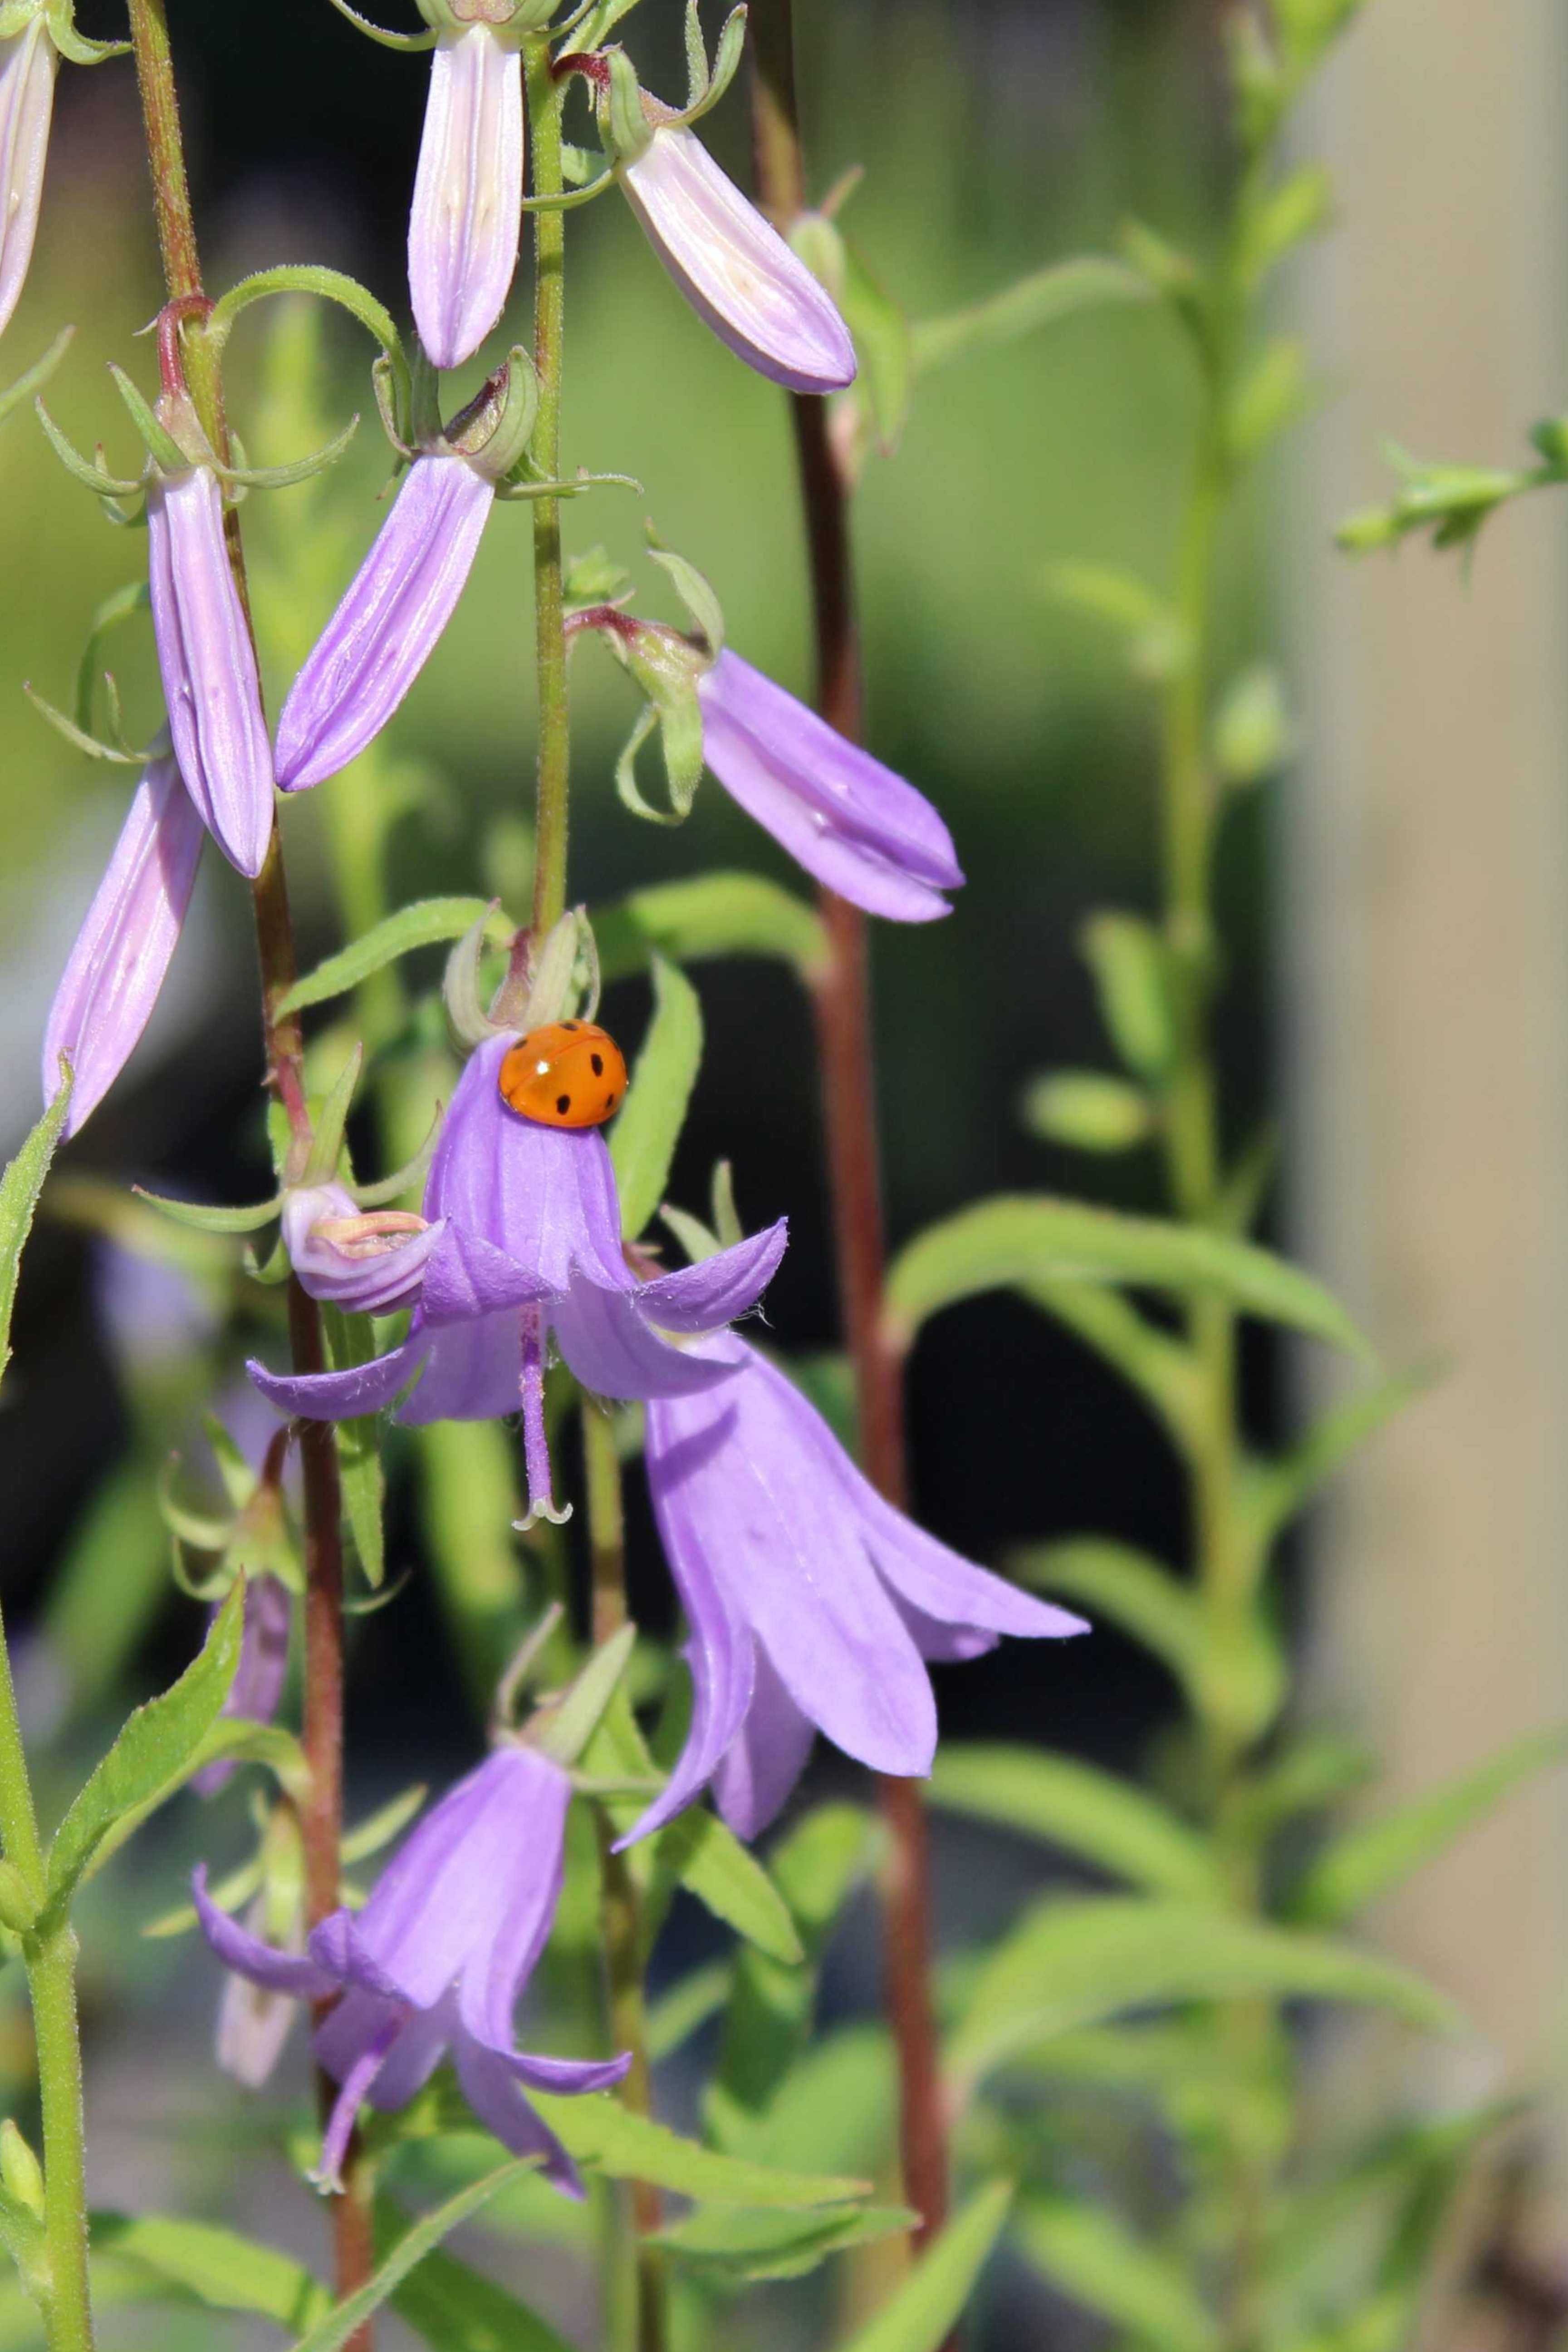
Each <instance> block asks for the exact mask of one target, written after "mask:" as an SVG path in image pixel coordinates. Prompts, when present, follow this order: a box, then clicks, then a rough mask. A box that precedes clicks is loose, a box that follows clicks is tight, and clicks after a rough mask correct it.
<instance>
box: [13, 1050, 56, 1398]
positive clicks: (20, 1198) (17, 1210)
mask: <svg viewBox="0 0 1568 2352" xmlns="http://www.w3.org/2000/svg"><path fill="white" fill-rule="evenodd" d="M70 1099H71V1080H70V1077H69V1075H67V1076H65V1077H64V1078H63V1079H62V1080H61V1083H60V1090H59V1092H58V1095H56V1097H55V1098H54V1100H53V1102H52V1103H51V1104H50V1105H49V1107H48V1108H47V1111H46V1112H45V1113H44V1115H43V1117H42V1118H41V1119H40V1120H39V1121H38V1123H37V1127H35V1128H34V1129H33V1131H32V1133H31V1135H29V1136H28V1138H27V1140H26V1143H24V1144H23V1146H22V1149H21V1150H20V1151H18V1153H17V1154H16V1158H15V1160H12V1162H11V1164H10V1166H9V1167H8V1168H7V1169H6V1171H5V1175H4V1176H0V1380H4V1379H5V1368H6V1366H7V1365H8V1364H9V1362H10V1360H11V1317H12V1315H13V1313H14V1312H15V1309H16V1279H17V1276H18V1275H19V1274H20V1272H21V1268H22V1252H23V1249H24V1248H25V1247H26V1240H27V1235H28V1234H30V1233H31V1232H32V1230H33V1218H34V1215H35V1213H37V1206H38V1195H39V1193H40V1192H42V1191H43V1189H44V1179H45V1177H46V1176H47V1174H48V1172H49V1162H50V1160H52V1159H53V1158H54V1156H55V1147H56V1145H57V1144H58V1142H59V1139H60V1135H61V1133H62V1131H63V1129H64V1127H65V1123H66V1114H67V1112H68V1110H69V1109H70Z"/></svg>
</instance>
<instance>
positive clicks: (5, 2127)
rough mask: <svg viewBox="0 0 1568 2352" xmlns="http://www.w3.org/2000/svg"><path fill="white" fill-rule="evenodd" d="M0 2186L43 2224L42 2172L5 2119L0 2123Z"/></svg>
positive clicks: (15, 2127)
mask: <svg viewBox="0 0 1568 2352" xmlns="http://www.w3.org/2000/svg"><path fill="white" fill-rule="evenodd" d="M0 2182H3V2183H4V2185H5V2190H6V2193H7V2195H8V2196H10V2197H11V2198H13V2199H14V2200H15V2201H16V2203H17V2204H18V2205H20V2206H23V2207H25V2209H26V2211H27V2212H29V2213H31V2214H32V2216H33V2218H34V2220H35V2221H42V2220H43V2218H44V2168H43V2167H42V2165H41V2164H40V2163H39V2162H38V2159H37V2157H36V2156H35V2155H34V2153H33V2150H32V2148H31V2147H29V2146H28V2144H27V2141H26V2139H25V2138H24V2137H23V2135H22V2131H21V2128H20V2126H18V2125H17V2124H16V2123H14V2122H13V2120H12V2118H11V2117H10V2116H6V2118H5V2122H4V2123H0Z"/></svg>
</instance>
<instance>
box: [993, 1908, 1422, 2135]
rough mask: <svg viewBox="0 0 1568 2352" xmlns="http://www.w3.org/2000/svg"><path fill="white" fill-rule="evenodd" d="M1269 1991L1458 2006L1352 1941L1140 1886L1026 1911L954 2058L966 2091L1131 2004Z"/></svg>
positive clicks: (1399, 2009)
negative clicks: (1145, 1892) (1169, 1897)
mask: <svg viewBox="0 0 1568 2352" xmlns="http://www.w3.org/2000/svg"><path fill="white" fill-rule="evenodd" d="M1265 1993H1267V1994H1270V1995H1272V1996H1273V1997H1274V1998H1275V1999H1277V2000H1342V2001H1350V2002H1355V2003H1361V2004H1364V2005H1366V2006H1369V2007H1373V2008H1380V2009H1386V2010H1389V2011H1392V2012H1393V2014H1394V2016H1395V2017H1397V2018H1399V2019H1400V2020H1401V2021H1403V2022H1404V2023H1405V2024H1407V2025H1410V2026H1414V2027H1415V2028H1416V2029H1418V2030H1419V2031H1422V2032H1439V2033H1441V2032H1451V2031H1453V2030H1454V2027H1455V2025H1456V2021H1457V2020H1456V2012H1455V2010H1454V2008H1453V2005H1452V2003H1451V2002H1450V2001H1448V2000H1447V1999H1446V1998H1445V1997H1444V1996H1443V1995H1442V1994H1441V1993H1439V1992H1436V1991H1435V1990H1433V1988H1432V1987H1431V1986H1430V1985H1427V1984H1425V1983H1424V1982H1423V1981H1422V1980H1421V1979H1420V1978H1419V1977H1416V1976H1414V1975H1412V1974H1411V1972H1410V1971H1409V1970H1408V1969H1401V1968H1396V1967H1394V1965H1393V1964H1392V1963H1391V1962H1389V1961H1387V1960H1381V1959H1378V1958H1374V1957H1373V1955H1372V1954H1370V1953H1366V1952H1360V1951H1357V1950H1355V1949H1354V1948H1352V1946H1350V1945H1348V1944H1338V1943H1331V1942H1330V1941H1328V1940H1327V1939H1326V1938H1324V1937H1319V1936H1307V1935H1303V1934H1301V1933H1300V1932H1299V1931H1297V1930H1294V1929H1289V1928H1283V1927H1274V1926H1271V1925H1269V1924H1268V1923H1267V1922H1264V1921H1260V1920H1253V1919H1243V1918H1227V1917H1226V1916H1225V1915H1224V1914H1223V1913H1220V1912H1216V1911H1215V1910H1214V1909H1213V1908H1212V1907H1209V1906H1204V1905H1200V1904H1194V1903H1178V1902H1172V1901H1165V1900H1158V1901H1153V1900H1147V1899H1142V1898H1138V1897H1134V1896H1131V1895H1091V1896H1088V1897H1084V1898H1081V1899H1072V1900H1067V1901H1062V1900H1053V1901H1048V1902H1046V1903H1043V1904H1040V1905H1037V1906H1036V1907H1035V1908H1034V1909H1033V1910H1031V1911H1029V1912H1027V1913H1026V1916H1025V1917H1024V1918H1023V1920H1022V1921H1021V1922H1020V1924H1019V1925H1018V1926H1017V1927H1016V1928H1015V1929H1014V1930H1013V1933H1012V1934H1011V1935H1010V1936H1009V1937H1007V1938H1006V1939H1005V1942H1004V1943H1002V1944H1001V1945H1000V1946H999V1947H998V1948H997V1949H996V1950H995V1951H994V1952H993V1953H992V1955H991V1957H990V1958H989V1959H988V1960H987V1961H986V1962H985V1963H984V1966H983V1967H982V1969H981V1970H980V1973H979V1976H978V1978H977V1979H976V1981H975V1984H974V1987H973V1991H972V1993H971V1996H970V2000H969V2004H968V2007H967V2009H966V2011H965V2012H964V2015H963V2020H962V2021H961V2023H960V2025H959V2027H958V2031H957V2032H956V2033H955V2034H954V2036H953V2037H952V2044H951V2047H950V2049H949V2051H948V2054H947V2064H948V2069H949V2073H950V2075H951V2078H952V2083H953V2085H954V2089H955V2093H956V2095H958V2096H959V2097H961V2098H963V2097H965V2096H967V2095H968V2094H969V2093H970V2092H972V2091H973V2088H974V2086H975V2085H976V2084H978V2083H979V2082H980V2081H981V2080H982V2079H983V2078H984V2076H985V2075H986V2074H990V2073H991V2072H992V2071H993V2070H994V2068H996V2067H997V2066H1000V2065H1004V2064H1005V2063H1006V2061H1007V2059H1008V2058H1009V2057H1010V2056H1011V2055H1012V2053H1014V2052H1015V2051H1025V2050H1027V2049H1028V2048H1030V2047H1031V2045H1033V2044H1035V2043H1037V2042H1042V2041H1044V2040H1046V2039H1047V2037H1049V2036H1050V2035H1053V2034H1057V2033H1066V2032H1069V2031H1071V2030H1074V2029H1076V2028H1078V2027H1080V2026H1085V2025H1092V2024H1094V2023H1096V2022H1098V2021H1100V2020H1102V2019H1107V2018H1111V2017H1115V2016H1118V2015H1120V2014H1121V2013H1122V2012H1123V2011H1127V2010H1132V2009H1143V2008H1154V2007H1163V2006H1165V2005H1168V2004H1169V2003H1171V2002H1173V2001H1189V2000H1241V1999H1247V1998H1250V1997H1253V1996H1256V1995H1258V1994H1265Z"/></svg>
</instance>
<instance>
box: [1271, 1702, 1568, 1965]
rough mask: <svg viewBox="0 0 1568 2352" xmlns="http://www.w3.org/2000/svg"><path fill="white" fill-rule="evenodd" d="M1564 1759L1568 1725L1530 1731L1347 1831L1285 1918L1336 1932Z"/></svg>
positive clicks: (1297, 1892)
mask: <svg viewBox="0 0 1568 2352" xmlns="http://www.w3.org/2000/svg"><path fill="white" fill-rule="evenodd" d="M1564 1757H1568V1726H1564V1725H1561V1724H1559V1725H1558V1726H1557V1727H1555V1728H1554V1729H1552V1730H1550V1731H1535V1732H1531V1733H1529V1734H1527V1736H1526V1737H1525V1738H1523V1739H1520V1740H1516V1741H1515V1742H1514V1743H1513V1745H1512V1746H1511V1747H1510V1748H1504V1750H1503V1752H1502V1754H1501V1755H1500V1756H1494V1757H1492V1758H1490V1759H1489V1760H1488V1761H1487V1762H1486V1763H1485V1764H1481V1765H1479V1766H1477V1767H1476V1769H1474V1770H1472V1771H1469V1772H1465V1773H1462V1774H1461V1775H1460V1777H1459V1778H1458V1780H1450V1781H1449V1782H1448V1784H1447V1787H1446V1788H1442V1789H1438V1790H1435V1791H1434V1792H1433V1793H1432V1794H1431V1795H1430V1796H1426V1797H1417V1798H1415V1800H1414V1801H1412V1802H1411V1803H1409V1804H1405V1805H1402V1806H1400V1808H1399V1809H1398V1811H1396V1812H1393V1813H1388V1814H1385V1815H1384V1817H1383V1819H1382V1820H1380V1821H1373V1822H1363V1824H1362V1825H1361V1826H1360V1827H1358V1828H1356V1829H1352V1830H1350V1831H1348V1832H1346V1833H1345V1835H1344V1836H1343V1837H1340V1838H1336V1839H1335V1840H1334V1842H1333V1843H1332V1844H1331V1845H1330V1846H1329V1847H1328V1848H1327V1849H1326V1850H1325V1852H1323V1853H1321V1854H1320V1855H1319V1856H1318V1859H1317V1861H1316V1862H1315V1863H1314V1864H1312V1866H1311V1868H1310V1870H1309V1871H1308V1872H1307V1874H1306V1875H1305V1877H1304V1878H1303V1879H1302V1880H1301V1881H1300V1885H1298V1886H1297V1887H1296V1888H1295V1890H1294V1892H1293V1893H1292V1895H1291V1896H1290V1899H1289V1914H1290V1916H1291V1917H1292V1918H1293V1919H1301V1920H1305V1921H1307V1922H1309V1923H1310V1925H1311V1926H1312V1927H1341V1926H1342V1925H1343V1924H1344V1923H1345V1922H1346V1921H1347V1920H1350V1919H1353V1918H1355V1917H1356V1916H1358V1915H1359V1914H1360V1913H1361V1912H1363V1911H1364V1910H1366V1909H1367V1907H1368V1906H1369V1905H1371V1904H1373V1903H1375V1902H1376V1901H1377V1900H1378V1899H1379V1897H1380V1896H1382V1895H1386V1894H1387V1893H1388V1892H1389V1890H1390V1888H1392V1887H1394V1886H1397V1885H1399V1883H1400V1881H1401V1880H1402V1879H1405V1878H1408V1877H1409V1876H1410V1875H1411V1874H1412V1873H1413V1872H1415V1871H1417V1870H1420V1869H1421V1868H1422V1867H1423V1866H1424V1865H1425V1864H1426V1863H1428V1862H1431V1861H1432V1860H1433V1859H1434V1858H1435V1857H1436V1855H1437V1854H1439V1853H1442V1851H1443V1849H1444V1848H1445V1846H1447V1845H1451V1844H1452V1843H1453V1841H1454V1840H1455V1839H1456V1838H1457V1837H1458V1836H1459V1835H1460V1833H1461V1832H1463V1831H1465V1830H1468V1828H1469V1827H1470V1825H1471V1823H1472V1822H1478V1821H1480V1820H1481V1819H1483V1818H1484V1816H1485V1815H1486V1814H1487V1813H1489V1812H1490V1811H1491V1810H1492V1808H1493V1807H1494V1806H1495V1805H1497V1804H1499V1803H1500V1802H1501V1801H1502V1799H1503V1798H1504V1797H1506V1796H1507V1795H1508V1794H1509V1793H1510V1790H1513V1789H1516V1788H1517V1787H1518V1786H1519V1784H1520V1783H1521V1781H1522V1780H1529V1779H1530V1778H1531V1775H1532V1774H1534V1773H1536V1772H1541V1771H1544V1770H1545V1769H1546V1768H1547V1767H1548V1766H1549V1765H1552V1764H1558V1763H1561V1762H1562V1761H1563V1758H1564Z"/></svg>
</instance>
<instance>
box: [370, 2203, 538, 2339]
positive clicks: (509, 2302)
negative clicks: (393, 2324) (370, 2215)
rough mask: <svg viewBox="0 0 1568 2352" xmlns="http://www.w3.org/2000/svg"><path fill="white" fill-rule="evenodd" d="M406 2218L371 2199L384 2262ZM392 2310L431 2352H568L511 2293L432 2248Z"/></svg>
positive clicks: (400, 2235)
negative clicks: (430, 2348) (432, 2351)
mask: <svg viewBox="0 0 1568 2352" xmlns="http://www.w3.org/2000/svg"><path fill="white" fill-rule="evenodd" d="M408 2227H409V2221H408V2216H407V2214H406V2213H405V2212H404V2210H402V2208H401V2207H400V2206H398V2205H395V2203H394V2202H393V2200H391V2198H389V2197H378V2198H377V2199H376V2200H375V2248H376V2252H377V2253H378V2254H379V2255H381V2256H382V2257H383V2259H384V2258H385V2257H386V2256H387V2255H389V2254H391V2253H393V2252H395V2250H396V2248H397V2247H398V2246H399V2245H400V2244H401V2243H402V2242H403V2240H404V2238H405V2236H406V2234H407V2231H408ZM391 2303H392V2308H393V2310H394V2311H395V2312H396V2314H397V2315H398V2317H399V2319H401V2320H404V2321H405V2322H406V2324H407V2325H408V2326H410V2327H412V2328H413V2330H414V2332H415V2334H416V2336H420V2337H421V2338H422V2339H423V2340H424V2342H425V2343H426V2344H428V2345H430V2346H432V2347H434V2352H572V2348H571V2347H570V2345H569V2344H568V2343H567V2341H566V2338H565V2337H564V2336H561V2335H559V2334H558V2333H557V2332H556V2330H555V2329H554V2328H553V2327H552V2326H551V2325H550V2323H549V2321H548V2320H546V2319H542V2318H541V2317H540V2315H539V2314H538V2313H537V2312H536V2311H531V2310H530V2309H529V2307H528V2305H526V2304H524V2303H520V2302H519V2301H518V2299H517V2297H516V2295H515V2294H511V2293H510V2291H509V2290H508V2289H507V2288H506V2287H503V2286H498V2285H497V2284H496V2282H495V2280H494V2279H489V2278H486V2277H485V2276H484V2275H483V2273H481V2272H479V2271H475V2270H470V2269H469V2268H468V2264H467V2263H460V2262H458V2260H457V2258H456V2257H455V2256H454V2255H452V2254H448V2253H447V2252H444V2251H443V2250H442V2249H441V2248H440V2247H437V2248H436V2249H435V2250H434V2251H433V2252H429V2253H426V2255H424V2256H423V2258H422V2259H421V2261H420V2263H419V2266H418V2268H417V2269H416V2270H415V2271H412V2272H410V2273H409V2275H408V2276H407V2277H406V2278H405V2280H404V2281H403V2284H401V2286H398V2287H395V2289H394V2290H393V2294H392V2296H391Z"/></svg>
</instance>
